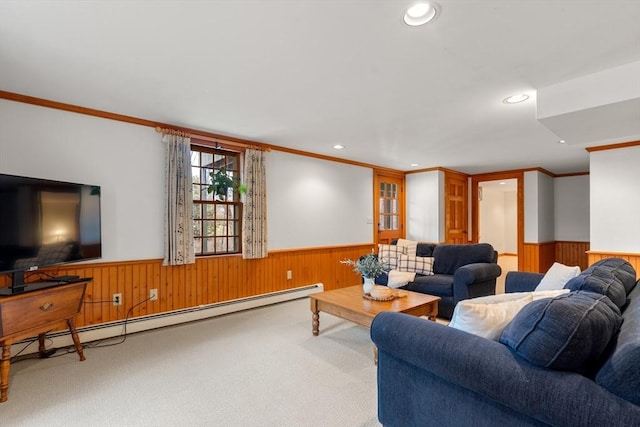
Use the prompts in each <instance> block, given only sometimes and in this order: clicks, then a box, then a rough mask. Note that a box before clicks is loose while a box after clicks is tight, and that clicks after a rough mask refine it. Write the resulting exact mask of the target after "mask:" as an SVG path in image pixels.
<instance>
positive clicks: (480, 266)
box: [453, 262, 502, 301]
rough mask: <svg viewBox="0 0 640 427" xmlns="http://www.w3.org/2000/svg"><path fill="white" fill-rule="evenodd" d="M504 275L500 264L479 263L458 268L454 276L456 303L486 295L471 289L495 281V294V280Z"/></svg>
mask: <svg viewBox="0 0 640 427" xmlns="http://www.w3.org/2000/svg"><path fill="white" fill-rule="evenodd" d="M501 273H502V269H501V268H500V266H499V265H498V264H493V263H488V262H479V263H475V264H467V265H463V266H462V267H460V268H458V269H457V270H456V271H455V273H454V275H453V295H454V296H455V300H456V301H460V300H463V299H467V298H473V297H474V296H477V295H476V294H483V295H484V294H486V292H479V293H478V292H473V290H472V289H470V287H471V286H473V285H474V284H479V283H482V284H485V283H487V282H490V281H493V282H494V288H493V293H495V280H496V279H497V278H498V276H500V274H501Z"/></svg>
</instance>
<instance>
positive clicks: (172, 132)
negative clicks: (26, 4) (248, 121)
mask: <svg viewBox="0 0 640 427" xmlns="http://www.w3.org/2000/svg"><path fill="white" fill-rule="evenodd" d="M156 132H159V133H167V134H170V135H178V136H183V137H189V138H195V139H199V140H202V141H209V142H214V143H216V145H230V146H234V147H241V148H253V149H254V150H262V151H271V150H270V149H269V148H264V147H260V146H258V145H251V144H243V143H241V142H235V141H229V140H227V139H221V138H214V137H211V136H207V135H202V134H198V133H191V132H190V131H188V130H183V129H171V128H161V127H160V126H156Z"/></svg>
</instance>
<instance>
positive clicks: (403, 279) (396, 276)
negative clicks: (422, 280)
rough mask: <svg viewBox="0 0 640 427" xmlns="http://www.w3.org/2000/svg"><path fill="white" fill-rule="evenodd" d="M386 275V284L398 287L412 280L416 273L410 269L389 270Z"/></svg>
mask: <svg viewBox="0 0 640 427" xmlns="http://www.w3.org/2000/svg"><path fill="white" fill-rule="evenodd" d="M388 277H389V280H388V281H387V286H388V287H390V288H399V287H401V286H404V285H406V284H407V283H409V282H413V279H415V278H416V273H413V272H411V271H398V270H391V271H389V274H388Z"/></svg>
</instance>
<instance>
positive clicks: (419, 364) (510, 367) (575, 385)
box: [371, 312, 640, 425]
mask: <svg viewBox="0 0 640 427" xmlns="http://www.w3.org/2000/svg"><path fill="white" fill-rule="evenodd" d="M371 339H372V340H373V342H374V343H375V345H376V346H377V348H378V393H379V395H378V398H379V405H381V406H383V407H381V408H379V411H380V414H383V413H385V411H387V410H388V411H391V412H392V411H393V405H397V404H399V403H398V402H401V401H403V400H406V399H416V398H419V396H426V397H425V398H429V396H434V395H439V394H443V393H454V394H455V395H456V396H455V397H454V398H453V401H456V402H459V404H460V405H462V404H463V402H464V401H466V399H480V400H483V401H485V402H487V401H488V402H493V404H495V405H496V406H497V407H498V408H503V407H506V408H509V409H510V410H513V411H517V412H518V413H521V414H524V415H525V416H526V417H530V418H533V419H536V420H538V421H541V422H543V423H548V424H552V425H599V424H600V423H602V424H603V425H607V424H608V423H610V421H611V419H614V418H611V417H613V416H615V419H616V420H618V419H619V417H622V418H624V419H625V420H626V421H631V420H633V421H632V423H637V420H638V419H639V418H636V419H635V420H634V418H633V417H636V416H638V415H640V407H638V406H635V405H633V404H631V403H629V402H627V401H625V400H623V399H620V398H618V397H616V396H614V395H612V394H610V393H609V392H607V391H606V390H604V389H603V388H602V387H600V386H598V385H596V383H595V382H593V381H592V380H590V379H588V378H586V377H584V376H582V375H580V374H577V373H573V372H561V371H553V370H548V369H543V368H537V367H535V366H533V365H531V364H529V363H528V362H526V361H525V360H524V359H521V358H519V357H517V356H515V355H514V354H513V353H512V352H511V351H510V350H509V348H508V347H506V346H504V345H502V344H500V343H499V342H496V341H491V340H488V339H485V338H481V337H478V336H475V335H472V334H469V333H467V332H464V331H460V330H457V329H454V328H450V327H448V326H445V325H442V324H439V323H436V322H431V321H428V320H426V319H422V318H418V317H414V316H410V315H407V314H402V313H394V312H383V313H380V314H378V315H377V316H376V317H375V319H374V320H373V323H372V325H371ZM399 372H403V373H405V374H406V375H408V376H409V377H410V378H416V379H417V378H425V377H424V376H425V375H427V377H430V378H437V379H438V381H435V382H430V383H429V384H430V385H431V386H430V387H429V386H426V385H424V383H422V382H420V381H410V382H407V379H406V378H401V377H398V373H399ZM394 381H398V382H402V384H395V385H394V384H391V387H393V389H388V390H385V387H387V386H389V384H386V383H392V382H394ZM443 382H444V383H443ZM439 384H440V386H439ZM440 387H442V390H441V389H440ZM416 388H419V389H416ZM452 390H453V392H452ZM457 390H459V391H457ZM387 392H391V394H394V393H395V394H398V395H397V397H390V396H387V395H386V393H387ZM380 393H385V396H384V397H382V396H381V394H380ZM470 393H471V394H470ZM474 396H475V397H474ZM381 397H382V398H381ZM387 397H389V398H388V399H387ZM450 397H451V396H450ZM458 398H459V399H460V400H459V401H458ZM384 405H390V406H389V407H384ZM503 409H504V408H503ZM443 410H445V409H443ZM501 410H502V409H501ZM427 411H428V410H427ZM460 411H461V412H464V411H465V409H464V408H462V407H461V408H460ZM441 415H442V416H447V414H446V413H443V414H441ZM428 416H429V414H425V417H427V418H425V419H429V418H428ZM381 421H382V422H384V420H381ZM634 425H635V424H634Z"/></svg>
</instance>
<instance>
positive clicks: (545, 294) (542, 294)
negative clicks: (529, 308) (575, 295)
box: [531, 289, 571, 301]
mask: <svg viewBox="0 0 640 427" xmlns="http://www.w3.org/2000/svg"><path fill="white" fill-rule="evenodd" d="M569 292H571V291H570V290H569V289H558V290H554V291H533V292H531V299H533V301H537V300H539V299H542V298H554V297H557V296H558V295H562V294H568V293H569Z"/></svg>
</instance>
